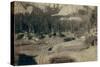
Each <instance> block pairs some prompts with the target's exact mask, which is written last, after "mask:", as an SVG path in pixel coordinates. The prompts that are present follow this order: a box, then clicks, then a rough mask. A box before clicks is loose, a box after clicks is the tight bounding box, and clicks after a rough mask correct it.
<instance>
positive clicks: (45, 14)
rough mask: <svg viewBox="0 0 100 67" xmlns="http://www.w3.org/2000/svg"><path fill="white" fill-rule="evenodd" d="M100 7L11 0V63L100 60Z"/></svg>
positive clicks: (38, 63)
mask: <svg viewBox="0 0 100 67" xmlns="http://www.w3.org/2000/svg"><path fill="white" fill-rule="evenodd" d="M97 31H98V30H97V6H92V5H78V4H77V5H74V4H58V3H41V2H40V3H36V2H23V1H14V2H11V64H12V65H16V66H19V65H40V64H58V63H76V62H88V61H97V45H98V44H97V41H98V39H97V37H98V36H97Z"/></svg>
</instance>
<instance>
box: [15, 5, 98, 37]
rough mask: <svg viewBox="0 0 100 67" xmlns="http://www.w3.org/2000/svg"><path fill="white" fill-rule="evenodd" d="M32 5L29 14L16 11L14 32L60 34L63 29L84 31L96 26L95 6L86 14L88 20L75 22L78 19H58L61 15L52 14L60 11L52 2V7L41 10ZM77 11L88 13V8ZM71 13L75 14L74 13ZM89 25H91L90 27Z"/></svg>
mask: <svg viewBox="0 0 100 67" xmlns="http://www.w3.org/2000/svg"><path fill="white" fill-rule="evenodd" d="M32 7H33V11H32V13H31V14H30V13H25V14H22V13H18V14H15V15H14V22H15V32H16V33H20V32H28V33H35V34H36V35H42V34H51V33H52V34H54V35H56V33H59V34H62V32H65V31H70V32H79V31H81V32H82V31H83V32H84V31H86V30H89V29H90V28H91V27H93V26H94V25H95V27H96V18H97V14H96V13H97V11H96V9H97V8H95V9H94V10H92V12H91V14H90V16H88V18H89V20H90V21H88V20H85V21H82V22H81V23H80V22H79V23H77V22H78V21H67V20H65V21H61V20H59V19H60V18H61V17H62V16H52V15H54V14H57V13H58V12H59V11H60V9H61V8H60V7H59V5H55V4H54V7H50V6H46V9H45V10H42V9H40V8H39V7H36V6H34V5H32ZM85 8H88V7H85ZM88 9H89V8H88ZM79 13H80V14H86V15H88V10H87V11H83V10H80V11H79ZM73 15H74V16H75V14H73ZM77 15H78V14H77ZM80 17H81V15H80ZM68 22H69V23H68ZM89 25H91V27H90V26H89ZM89 27H90V28H89Z"/></svg>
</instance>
